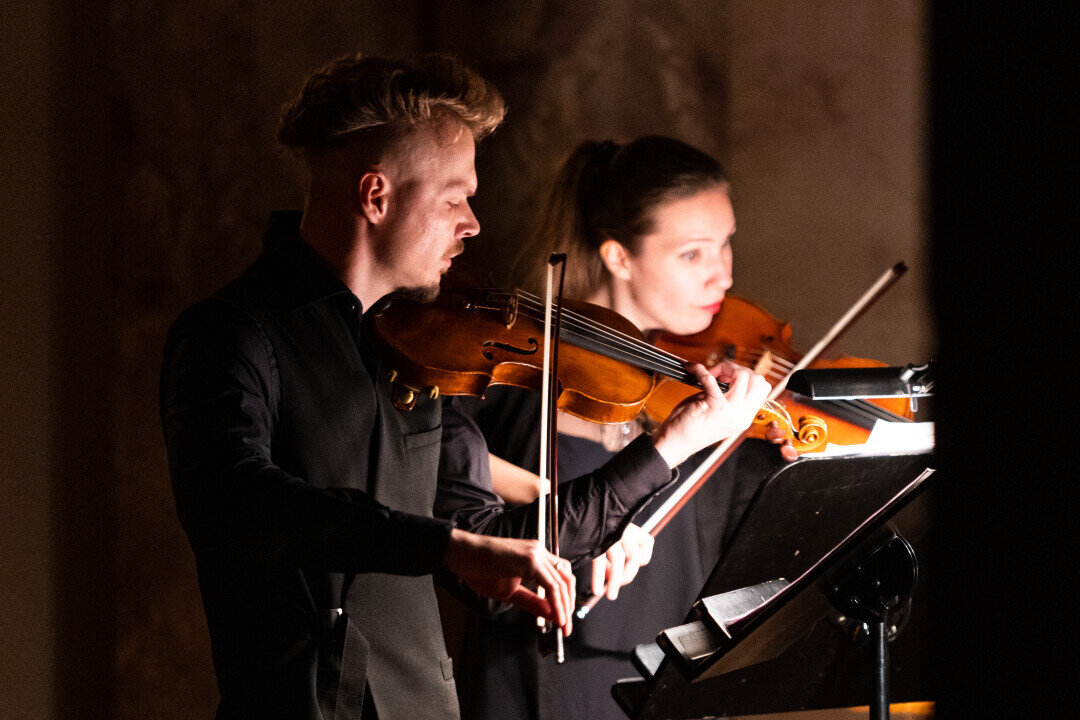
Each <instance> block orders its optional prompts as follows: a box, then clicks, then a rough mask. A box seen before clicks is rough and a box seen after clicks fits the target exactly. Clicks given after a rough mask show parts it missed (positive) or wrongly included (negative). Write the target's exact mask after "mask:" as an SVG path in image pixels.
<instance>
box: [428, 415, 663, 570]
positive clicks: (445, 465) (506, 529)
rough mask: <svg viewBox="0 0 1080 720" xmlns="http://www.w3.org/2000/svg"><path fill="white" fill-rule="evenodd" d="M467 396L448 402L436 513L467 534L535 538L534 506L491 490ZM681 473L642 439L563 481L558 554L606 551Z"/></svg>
mask: <svg viewBox="0 0 1080 720" xmlns="http://www.w3.org/2000/svg"><path fill="white" fill-rule="evenodd" d="M469 405H470V401H458V400H457V399H452V400H450V401H448V402H446V403H445V404H444V406H443V445H442V451H441V455H440V459H439V490H438V494H437V496H436V501H435V514H436V516H437V517H442V518H447V519H449V520H452V521H453V522H454V523H455V524H456V525H457V527H460V528H462V529H463V530H468V531H470V532H476V533H482V534H485V535H497V536H502V537H516V538H535V537H536V521H537V503H535V502H533V503H531V504H529V505H525V506H522V507H517V508H510V507H508V506H507V505H506V504H505V503H504V502H503V501H502V499H501V498H499V496H498V495H496V494H495V491H494V489H493V487H492V481H491V471H490V466H489V464H488V446H487V442H486V441H485V439H484V435H483V434H482V433H481V432H480V429H479V427H478V426H477V424H476V421H475V419H474V418H473V414H472V412H470V408H469ZM676 475H677V473H676V472H674V471H672V470H670V469H669V468H668V466H667V463H666V462H664V459H663V458H662V457H660V454H659V453H658V452H657V451H656V448H655V446H654V445H653V444H652V440H651V439H650V438H649V437H647V436H642V437H639V438H638V439H636V440H635V441H634V442H632V443H631V444H630V445H628V446H627V447H626V448H625V449H624V450H623V451H622V452H620V453H619V454H618V455H616V456H615V457H614V458H612V459H611V460H610V461H609V462H607V463H605V464H604V465H603V466H602V467H600V468H598V469H597V470H596V471H594V472H592V473H589V474H586V475H583V476H581V477H579V478H575V479H573V480H570V481H568V482H561V483H559V544H560V554H561V555H562V556H563V557H565V558H568V559H570V560H571V561H572V562H576V561H578V560H581V559H584V558H587V557H594V556H596V555H598V554H600V553H602V552H604V551H605V550H606V549H607V548H608V547H609V546H610V545H611V544H613V543H614V542H616V541H617V540H618V539H619V538H620V537H622V532H623V530H624V529H625V528H626V525H627V524H629V523H630V521H631V520H632V519H633V517H634V515H635V513H637V512H638V511H639V510H640V509H641V508H642V507H644V506H645V505H646V504H647V503H648V501H649V500H650V498H652V496H653V495H654V494H655V493H657V492H659V491H661V490H663V489H664V488H665V487H667V486H668V485H669V484H670V483H671V482H672V481H673V480H674V478H675V477H676Z"/></svg>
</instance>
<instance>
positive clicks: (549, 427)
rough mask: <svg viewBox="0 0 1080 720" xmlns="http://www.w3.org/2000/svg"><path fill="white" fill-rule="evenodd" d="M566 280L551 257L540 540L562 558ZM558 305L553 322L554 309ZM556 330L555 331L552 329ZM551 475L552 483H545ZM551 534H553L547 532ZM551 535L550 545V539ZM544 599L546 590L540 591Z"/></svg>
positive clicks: (559, 644)
mask: <svg viewBox="0 0 1080 720" xmlns="http://www.w3.org/2000/svg"><path fill="white" fill-rule="evenodd" d="M556 265H560V266H561V270H560V273H559V292H558V302H557V303H553V302H552V294H553V285H554V271H555V266H556ZM565 276H566V255H565V254H564V253H552V254H551V257H550V258H549V259H548V266H547V291H546V294H545V298H544V362H543V382H542V383H541V385H540V468H539V470H540V473H539V475H540V480H539V484H540V500H539V502H538V503H537V521H536V526H537V539H538V540H539V542H540V545H541V546H542V547H545V548H547V549H549V550H550V552H551V553H552V554H553V555H555V556H558V554H559V515H558V513H559V493H558V483H559V469H558V437H559V433H558V413H556V412H555V411H554V408H553V407H552V403H553V402H554V401H555V399H557V398H558V382H559V378H558V367H559V342H558V340H557V339H556V338H559V337H560V335H559V330H560V324H561V321H562V292H563V279H564V277H565ZM553 304H554V305H555V310H554V319H553V318H552V305H553ZM553 326H554V327H553ZM549 474H550V481H549V482H547V483H545V482H544V479H545V478H547V477H548V475H549ZM549 530H550V533H549V532H548V531H549ZM548 534H550V538H551V539H550V544H548V541H547V536H548ZM539 593H540V596H541V597H543V595H544V589H543V588H540V590H539ZM537 626H538V627H539V628H540V629H541V631H542V632H544V633H546V632H549V631H551V630H554V638H555V648H554V651H555V662H558V663H562V662H563V661H564V660H565V659H566V655H565V650H564V644H563V631H562V628H561V627H558V628H550V627H549V626H548V624H547V622H546V621H545V620H544V619H543V618H537Z"/></svg>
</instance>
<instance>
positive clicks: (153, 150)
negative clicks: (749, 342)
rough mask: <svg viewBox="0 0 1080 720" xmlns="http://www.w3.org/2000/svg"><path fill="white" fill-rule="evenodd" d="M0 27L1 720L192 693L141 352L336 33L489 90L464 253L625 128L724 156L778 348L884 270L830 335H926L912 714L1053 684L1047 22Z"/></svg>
mask: <svg viewBox="0 0 1080 720" xmlns="http://www.w3.org/2000/svg"><path fill="white" fill-rule="evenodd" d="M0 20H2V26H3V27H5V28H7V29H8V30H7V32H6V35H5V37H4V42H3V43H2V45H0V57H2V64H0V77H2V86H3V97H4V102H3V105H2V112H3V116H2V124H3V125H2V126H3V130H4V132H3V144H2V153H0V158H2V161H3V167H4V171H3V173H0V186H2V188H3V192H2V193H0V200H2V202H3V205H2V209H3V219H4V221H5V222H4V241H3V244H2V247H3V257H2V261H0V282H2V285H0V290H2V295H0V298H2V301H0V348H2V350H3V353H2V355H0V360H2V361H0V492H2V500H0V543H2V545H0V643H2V646H0V647H2V655H0V658H2V663H0V666H2V667H3V668H4V672H3V673H0V708H2V709H0V716H10V717H41V718H69V717H79V718H98V717H101V718H136V717H139V718H141V717H156V718H204V717H210V716H211V715H212V711H213V707H214V706H215V703H216V690H215V688H214V685H213V673H212V668H211V665H210V661H209V648H208V639H207V636H206V630H205V624H204V620H203V617H202V612H201V607H200V605H199V601H198V595H197V591H196V588H195V577H194V566H193V562H192V558H191V556H190V552H189V551H188V549H187V546H186V541H185V539H184V537H183V534H182V532H181V530H180V528H179V525H178V523H177V522H176V519H175V513H174V510H173V506H172V498H171V495H170V493H169V487H168V479H167V474H166V469H165V462H164V449H163V447H162V444H161V439H160V430H159V427H158V419H157V408H156V384H157V371H158V363H159V360H160V351H161V343H162V339H163V336H164V332H165V329H166V327H167V326H168V324H169V322H171V320H172V318H173V317H174V316H175V315H176V313H177V312H178V311H179V310H180V309H181V308H182V307H184V306H185V305H187V304H188V303H190V302H192V301H194V300H196V299H198V298H200V297H202V296H204V295H206V294H208V293H210V292H212V291H213V290H214V289H216V288H217V287H219V286H220V285H221V284H222V283H224V282H225V281H226V280H227V279H229V278H230V277H232V276H233V275H235V274H236V273H237V272H238V271H239V270H240V269H242V268H243V267H244V266H245V265H246V264H247V263H249V262H250V261H251V260H252V259H253V258H254V257H255V255H256V254H257V252H258V248H259V240H258V236H259V232H260V230H261V227H262V225H263V223H264V222H265V218H266V214H267V212H268V211H269V210H271V209H277V208H287V207H299V205H300V203H301V202H302V192H303V185H302V175H301V172H300V168H299V167H298V166H297V165H296V164H295V163H294V162H293V161H291V160H290V159H289V158H287V157H286V156H285V155H284V154H283V153H282V152H281V151H280V150H278V149H277V148H276V147H275V145H274V142H273V132H274V127H275V120H276V115H277V111H278V108H279V107H280V105H281V104H282V103H283V102H284V101H285V100H286V99H288V98H289V97H290V95H291V94H292V93H294V92H295V91H296V90H297V89H298V88H299V86H300V84H301V83H302V81H303V79H304V78H305V77H306V76H307V75H308V74H309V73H310V72H311V71H313V70H314V69H315V68H317V67H318V66H319V65H321V64H322V63H323V62H324V61H326V60H328V59H330V58H332V57H334V56H336V55H338V54H341V53H345V52H355V51H362V52H365V53H370V54H384V55H393V56H401V57H413V56H415V55H417V54H419V53H421V52H424V51H428V50H444V51H451V52H454V53H457V54H459V55H460V56H462V57H463V58H464V59H465V60H466V61H468V62H470V63H471V64H473V65H474V66H475V67H476V68H477V69H479V70H480V71H481V72H482V73H483V74H484V75H485V76H487V77H489V78H490V79H491V80H493V81H494V82H495V83H496V84H497V85H498V86H499V88H500V89H501V90H502V91H503V93H504V94H505V95H506V97H507V100H508V102H509V105H510V115H509V116H508V120H507V123H506V125H505V126H504V127H503V128H501V129H500V130H499V131H498V132H497V133H496V134H495V136H493V137H492V138H491V140H490V142H488V143H487V144H486V145H485V146H484V147H483V149H482V151H481V154H480V155H479V157H478V172H479V176H480V192H479V194H478V196H477V198H476V203H475V205H476V210H477V214H478V216H479V218H480V221H481V223H482V225H483V232H482V234H481V235H480V236H479V237H478V238H476V239H474V240H472V241H470V243H469V247H468V250H467V257H468V258H469V259H471V260H473V261H474V262H476V263H477V264H481V265H487V266H489V267H490V268H491V269H492V270H493V271H494V272H495V273H496V275H498V276H501V277H506V276H508V274H509V272H508V265H507V263H508V261H509V259H510V257H512V256H513V254H514V253H515V252H516V250H517V248H518V247H519V243H520V241H521V238H522V237H523V236H524V234H525V232H526V229H527V228H528V227H529V222H530V213H531V211H532V209H533V204H534V202H535V198H536V197H537V195H538V192H539V188H540V186H541V185H542V183H543V182H544V180H545V179H546V178H547V175H548V173H549V172H550V170H551V168H552V167H554V165H555V163H557V162H558V160H559V159H560V158H561V157H562V156H563V155H565V153H566V152H567V151H568V150H569V149H570V148H571V147H573V146H574V145H575V144H576V143H577V142H578V141H580V140H582V139H585V138H611V139H615V140H627V139H629V138H632V137H634V136H635V135H639V134H642V133H646V132H659V133H664V134H669V135H674V136H676V137H679V138H681V139H683V140H686V141H688V142H691V143H694V144H696V145H699V146H701V147H703V148H705V149H707V150H709V151H711V152H713V153H715V154H716V155H717V156H718V157H719V158H720V159H721V160H722V161H723V162H724V163H725V165H726V166H727V167H728V169H729V172H730V174H731V176H732V179H733V181H734V187H735V191H734V192H735V196H734V197H735V206H736V213H737V216H738V223H739V232H738V236H737V239H736V250H735V252H736V261H735V262H736V267H735V273H736V281H735V283H736V284H735V288H734V290H735V292H737V293H740V294H743V295H745V296H747V297H750V298H752V299H754V300H756V301H758V302H759V303H761V304H762V305H764V306H765V307H766V308H767V309H769V310H770V311H772V312H773V313H774V314H775V315H777V316H778V317H780V318H783V319H785V320H789V321H791V323H792V327H793V330H794V334H795V343H796V345H797V346H798V347H801V348H803V349H807V348H809V347H810V346H811V345H812V344H813V343H814V342H815V341H816V339H817V337H818V336H819V335H820V334H821V333H823V332H824V331H825V330H826V329H827V328H828V327H829V326H830V325H831V324H832V323H833V322H834V320H835V319H836V318H838V317H839V316H840V315H841V314H842V313H843V311H844V310H845V309H846V308H847V306H848V305H849V304H850V303H851V302H853V301H854V299H855V298H857V297H858V296H859V295H860V294H861V293H862V292H863V290H864V289H865V288H866V287H867V286H868V285H869V284H870V283H871V282H872V281H873V280H874V279H875V278H876V277H877V276H878V275H879V274H880V273H881V272H882V271H883V270H884V269H885V268H887V267H889V266H890V265H892V264H893V263H894V262H896V261H897V260H900V259H903V260H905V261H906V262H907V263H908V265H909V266H910V267H911V268H912V269H911V271H910V272H909V273H908V276H907V277H905V278H904V279H903V280H902V281H901V283H900V284H899V285H898V286H897V287H896V288H894V289H893V290H892V291H891V292H890V294H889V295H887V296H886V298H885V299H884V300H882V301H881V303H880V304H879V305H878V306H876V307H875V308H874V309H873V310H872V311H871V312H870V313H869V314H868V315H867V316H866V317H865V318H864V319H863V320H862V321H860V323H859V325H858V326H856V327H855V328H854V329H853V330H852V331H851V332H850V334H849V335H847V336H846V337H845V338H844V340H843V342H842V343H841V344H840V345H841V349H842V350H844V351H846V352H848V353H850V354H853V355H857V356H863V357H872V358H876V359H879V360H883V361H886V362H889V363H892V364H904V363H907V362H922V361H925V360H926V359H929V358H930V357H939V358H940V363H941V377H942V379H941V381H940V383H939V394H938V397H935V399H934V405H935V409H936V410H938V415H939V416H940V420H939V424H938V430H939V447H940V448H941V451H942V472H941V473H940V477H941V480H942V483H941V486H942V488H943V492H942V493H941V495H942V498H941V501H940V506H939V508H938V514H937V517H938V518H939V524H940V526H941V527H942V528H943V529H944V532H945V534H946V535H947V536H948V539H949V540H950V542H946V543H945V552H944V558H943V563H942V564H943V566H944V567H945V568H946V569H947V570H950V571H951V574H949V573H948V572H947V573H946V574H945V577H949V578H950V581H949V582H948V583H944V584H943V587H942V588H939V590H940V595H939V602H938V603H937V604H936V605H935V608H934V617H935V621H936V622H938V626H939V627H940V634H939V637H940V647H939V648H938V651H937V652H938V654H939V655H940V657H942V658H944V659H945V661H944V669H943V673H942V677H943V680H944V682H943V684H942V687H943V688H944V690H943V691H942V693H943V694H942V697H941V698H939V700H940V704H939V712H940V715H941V716H942V717H967V716H968V715H966V714H963V711H964V710H965V709H970V708H971V707H972V704H973V703H974V704H975V705H978V706H979V708H980V709H982V710H985V711H986V712H987V715H986V716H990V713H991V712H992V713H993V714H994V715H995V716H998V715H1005V714H1007V713H1005V712H1004V711H1005V710H1009V711H1016V712H1019V713H1020V714H1019V715H1018V716H1024V715H1027V714H1032V716H1039V711H1040V710H1044V711H1049V710H1050V709H1052V708H1054V707H1055V703H1063V702H1064V701H1065V700H1066V692H1067V691H1066V689H1065V688H1066V687H1067V680H1068V678H1069V677H1071V675H1072V674H1073V671H1074V670H1075V668H1076V663H1075V651H1074V650H1073V649H1072V648H1073V644H1072V635H1071V631H1070V630H1069V629H1068V628H1069V627H1070V625H1071V622H1072V618H1071V611H1072V607H1073V605H1074V603H1072V602H1070V600H1069V599H1068V596H1065V595H1064V594H1063V592H1062V591H1061V590H1060V588H1061V587H1062V586H1063V585H1065V584H1066V582H1067V581H1069V580H1073V579H1075V575H1076V568H1075V561H1073V560H1072V558H1073V557H1074V556H1075V555H1074V553H1073V550H1075V542H1072V541H1071V537H1070V533H1071V529H1072V527H1073V523H1071V522H1070V520H1071V510H1072V506H1073V503H1072V502H1071V501H1072V500H1073V499H1074V497H1075V490H1074V489H1073V488H1074V486H1075V479H1076V472H1075V470H1074V469H1072V463H1071V460H1072V458H1071V455H1072V453H1071V448H1072V447H1075V445H1076V443H1075V442H1074V441H1073V440H1072V439H1071V438H1070V436H1069V434H1068V432H1069V430H1070V429H1071V425H1072V422H1071V416H1070V414H1069V412H1068V411H1069V410H1071V405H1070V403H1069V402H1068V400H1069V399H1073V398H1075V390H1073V389H1072V388H1073V386H1074V385H1075V383H1072V382H1070V375H1071V372H1070V363H1069V357H1068V354H1067V352H1063V351H1062V350H1061V349H1060V348H1061V347H1062V346H1063V345H1064V346H1065V347H1068V341H1069V340H1070V334H1071V332H1072V330H1073V328H1075V327H1076V322H1075V321H1076V305H1077V303H1076V300H1075V299H1074V298H1073V296H1072V293H1071V287H1070V284H1069V282H1068V275H1067V274H1066V273H1067V271H1068V269H1069V268H1070V256H1071V255H1072V254H1073V253H1070V252H1069V251H1070V250H1071V249H1072V243H1074V242H1075V239H1076V237H1077V233H1076V227H1075V220H1074V219H1073V218H1072V217H1071V214H1070V212H1069V210H1070V207H1069V203H1070V201H1073V202H1074V198H1075V187H1076V185H1075V171H1074V169H1073V168H1072V167H1071V165H1070V164H1069V162H1068V156H1067V155H1066V154H1065V153H1064V150H1063V149H1062V148H1063V147H1064V141H1065V140H1066V139H1067V137H1068V133H1069V131H1070V130H1071V129H1072V128H1074V127H1076V117H1075V107H1074V102H1073V101H1074V100H1075V98H1073V97H1071V96H1069V95H1067V94H1066V78H1067V77H1068V76H1069V74H1070V73H1071V72H1072V68H1074V67H1076V66H1077V63H1076V58H1075V50H1074V48H1073V47H1068V48H1066V41H1067V39H1068V38H1070V37H1071V35H1072V33H1073V31H1074V30H1075V28H1074V27H1072V26H1070V25H1068V24H1067V22H1066V20H1065V17H1064V14H1063V13H1057V12H1054V11H1052V10H1042V11H1038V10H1025V11H1013V12H1011V13H1009V12H1004V11H1000V12H997V11H996V12H995V13H991V12H990V11H988V10H982V11H966V12H964V13H963V14H961V13H960V11H956V10H953V11H951V12H946V11H944V10H941V9H933V10H932V9H931V8H928V7H926V6H924V4H923V3H922V2H916V1H915V0H909V1H907V2H899V3H890V4H869V3H862V2H858V1H857V0H832V1H831V2H828V3H802V2H794V1H789V2H780V1H778V0H770V1H769V2H754V1H751V0H722V1H719V2H712V3H699V2H690V1H689V0H652V1H647V0H635V1H633V2H616V1H615V0H610V1H608V2H595V3H582V2H567V1H566V0H541V1H537V2H513V1H511V2H499V3H496V2H471V3H439V2H433V1H431V0H403V1H401V2H394V3H389V2H370V1H369V2H343V1H335V2H331V1H329V0H314V1H313V2H309V3H304V4H299V3H289V2H280V1H268V2H260V3H256V2H251V1H250V0H233V1H227V2H220V1H214V2H210V1H209V0H197V1H194V2H187V3H160V2H139V1H137V0H112V1H111V2H110V1H101V2H75V1H74V0H36V1H31V2H26V3H18V4H16V3H7V4H5V5H4V6H3V8H2V9H0ZM1070 180H1071V181H1070ZM931 199H932V200H933V204H932V206H931V203H930V200H931ZM931 210H932V212H931ZM935 322H936V325H935ZM937 338H940V341H939V340H937ZM1061 411H1064V412H1061ZM1062 431H1064V432H1062ZM950 563H952V564H951V565H950ZM1045 716H1047V717H1049V716H1052V715H1051V714H1046V715H1045Z"/></svg>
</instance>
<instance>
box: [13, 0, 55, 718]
mask: <svg viewBox="0 0 1080 720" xmlns="http://www.w3.org/2000/svg"><path fill="white" fill-rule="evenodd" d="M0 16H2V24H3V25H4V27H5V28H7V30H5V36H4V42H3V43H2V44H0V69H2V72H0V88H2V91H0V98H3V102H2V103H0V127H2V128H3V132H2V134H0V167H2V168H3V171H2V172H0V217H2V218H3V223H4V230H3V232H2V240H0V667H3V668H4V670H3V672H0V716H4V717H33V718H49V717H53V714H52V707H53V703H52V685H51V683H50V682H49V674H48V673H49V670H50V668H52V667H53V663H54V660H55V655H54V653H53V639H54V635H53V632H52V630H51V628H52V623H51V615H52V611H53V597H54V594H53V589H54V583H53V574H54V573H55V572H57V571H58V568H56V567H55V564H54V563H53V562H52V560H51V558H50V547H51V543H52V534H51V532H50V526H51V525H52V509H53V507H54V506H55V503H56V501H57V498H56V496H55V494H54V493H53V489H52V486H51V473H52V469H53V467H54V463H53V453H52V448H53V446H54V439H53V437H52V427H51V423H52V419H53V417H52V416H53V410H54V404H53V401H52V397H51V394H50V384H49V380H50V378H49V371H50V366H51V364H52V354H53V353H54V352H55V351H56V343H55V342H54V341H53V335H52V332H51V325H52V317H51V309H52V302H51V291H52V273H51V272H50V269H49V262H50V259H51V257H52V252H53V250H54V248H53V245H52V240H53V237H54V235H53V224H52V216H51V213H50V209H51V205H50V201H51V199H52V193H53V187H54V186H53V182H54V180H55V166H54V153H53V147H52V145H51V137H50V130H51V128H50V125H49V115H50V113H49V105H48V97H49V96H48V88H49V84H50V82H51V80H52V77H51V74H50V72H49V69H50V68H49V62H48V61H49V48H50V45H51V40H52V39H53V36H52V33H53V32H54V27H53V17H52V15H51V13H50V12H49V3H47V2H43V1H32V2H27V3H9V4H5V5H4V9H3V10H2V11H0ZM28 90H29V92H28ZM8 713H13V714H10V715H9V714H8Z"/></svg>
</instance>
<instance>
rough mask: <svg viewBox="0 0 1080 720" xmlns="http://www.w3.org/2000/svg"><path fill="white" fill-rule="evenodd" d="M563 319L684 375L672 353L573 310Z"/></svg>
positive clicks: (527, 298) (680, 365)
mask: <svg viewBox="0 0 1080 720" xmlns="http://www.w3.org/2000/svg"><path fill="white" fill-rule="evenodd" d="M521 295H522V296H523V297H525V298H526V300H527V302H526V306H528V305H529V304H530V303H529V302H528V301H531V300H532V299H531V298H529V296H528V294H527V293H523V292H522V293H521ZM563 317H564V318H567V319H568V320H569V321H570V322H571V323H572V325H573V327H574V328H575V329H577V330H578V331H579V332H581V333H583V334H588V335H590V336H591V337H594V338H596V339H601V338H603V339H606V340H607V341H608V342H611V343H613V344H614V345H616V346H619V347H622V348H623V349H624V351H626V352H629V353H631V354H635V355H637V356H639V357H646V356H647V357H651V358H653V360H654V361H655V362H658V363H660V364H661V365H666V366H667V367H669V368H671V369H673V370H675V371H676V372H678V373H679V374H680V375H681V374H683V364H682V362H683V361H682V359H681V358H679V357H677V356H675V355H672V354H671V353H666V352H664V351H663V350H660V349H659V348H657V347H655V346H653V345H650V344H649V343H646V342H645V341H643V340H640V339H638V338H635V337H632V336H630V335H627V334H626V333H623V332H621V331H619V330H615V329H614V328H610V327H608V326H606V325H603V324H601V323H598V322H596V321H594V320H592V319H591V318H587V317H585V316H583V315H580V314H579V313H576V312H574V311H572V310H569V309H564V310H563Z"/></svg>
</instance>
